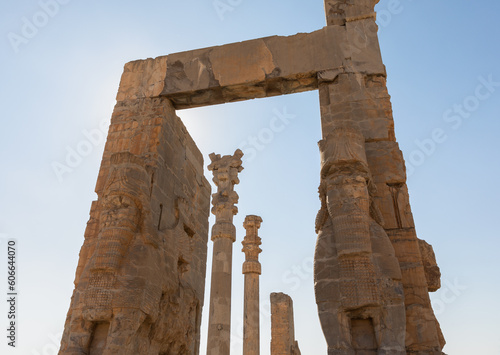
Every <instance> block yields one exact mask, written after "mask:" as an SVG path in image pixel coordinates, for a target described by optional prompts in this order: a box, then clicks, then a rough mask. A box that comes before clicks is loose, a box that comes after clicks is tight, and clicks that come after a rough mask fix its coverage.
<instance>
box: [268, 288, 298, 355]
mask: <svg viewBox="0 0 500 355" xmlns="http://www.w3.org/2000/svg"><path fill="white" fill-rule="evenodd" d="M271 355H300V349H299V343H298V342H297V340H295V324H294V319H293V301H292V298H291V297H290V296H288V295H287V294H284V293H281V292H280V293H271Z"/></svg>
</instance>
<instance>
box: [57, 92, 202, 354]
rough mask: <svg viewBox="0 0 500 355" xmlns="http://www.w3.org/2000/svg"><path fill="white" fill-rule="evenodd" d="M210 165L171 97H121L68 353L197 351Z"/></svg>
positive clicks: (78, 284) (80, 272) (65, 347)
mask: <svg viewBox="0 0 500 355" xmlns="http://www.w3.org/2000/svg"><path fill="white" fill-rule="evenodd" d="M187 150H189V151H190V152H191V153H190V155H188V154H186V152H187ZM174 151H175V152H176V153H175V154H177V157H172V156H171V155H172V154H174V153H173V152H174ZM167 161H168V162H167ZM202 171H203V159H202V156H201V153H199V151H197V149H196V146H195V145H194V142H193V141H192V140H191V138H190V137H189V135H188V134H187V132H186V130H185V127H184V125H183V124H182V122H181V121H180V119H179V118H178V117H177V116H176V115H175V112H174V110H173V107H172V105H171V103H170V102H169V101H168V100H164V99H159V98H157V99H137V100H127V101H122V102H118V103H117V105H116V108H115V111H114V113H113V117H112V120H111V127H110V131H109V134H108V140H107V143H106V149H105V152H104V155H103V160H102V164H101V170H100V173H99V177H98V182H97V185H96V192H97V194H98V200H97V201H95V202H93V203H92V208H91V212H90V220H89V222H88V224H87V229H86V231H85V241H84V245H83V246H82V250H81V252H80V260H79V265H78V268H77V273H76V277H75V291H74V294H73V298H72V302H71V306H70V309H69V312H68V317H67V321H66V326H65V331H64V335H63V338H62V342H61V349H60V354H86V353H89V352H90V353H92V354H117V353H119V354H160V353H176V354H198V352H199V342H200V332H199V329H200V325H201V311H202V307H203V298H204V283H205V268H206V257H207V255H206V248H207V239H208V212H209V199H210V185H209V184H208V182H207V181H206V179H205V178H204V177H203V174H202V173H200V172H202ZM172 325H174V327H172Z"/></svg>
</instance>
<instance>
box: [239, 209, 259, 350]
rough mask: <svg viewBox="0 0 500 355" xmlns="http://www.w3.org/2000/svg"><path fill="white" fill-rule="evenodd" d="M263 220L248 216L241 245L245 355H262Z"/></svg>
mask: <svg viewBox="0 0 500 355" xmlns="http://www.w3.org/2000/svg"><path fill="white" fill-rule="evenodd" d="M261 223H262V218H260V217H259V216H246V218H245V222H243V227H245V229H246V231H247V233H246V236H245V238H244V239H243V241H242V242H241V244H243V249H242V251H243V252H244V253H245V262H244V263H243V274H244V275H245V292H244V297H245V299H244V309H243V319H244V323H243V355H259V354H260V316H259V315H260V308H259V296H260V293H259V276H260V274H261V265H260V263H259V254H260V253H261V252H262V249H260V248H259V245H261V244H262V242H261V239H260V237H259V235H258V231H259V228H260V224H261Z"/></svg>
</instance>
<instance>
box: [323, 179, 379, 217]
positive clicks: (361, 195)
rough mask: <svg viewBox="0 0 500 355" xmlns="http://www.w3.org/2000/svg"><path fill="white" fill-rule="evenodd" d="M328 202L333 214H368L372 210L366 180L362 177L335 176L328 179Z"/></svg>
mask: <svg viewBox="0 0 500 355" xmlns="http://www.w3.org/2000/svg"><path fill="white" fill-rule="evenodd" d="M328 187H329V189H328V193H327V201H328V207H329V209H330V211H331V212H334V211H336V212H339V211H342V212H350V213H353V212H366V213H368V211H369V210H370V196H369V193H368V185H367V182H366V179H365V178H364V177H362V176H353V175H347V176H346V175H337V176H335V175H333V176H331V177H330V178H328Z"/></svg>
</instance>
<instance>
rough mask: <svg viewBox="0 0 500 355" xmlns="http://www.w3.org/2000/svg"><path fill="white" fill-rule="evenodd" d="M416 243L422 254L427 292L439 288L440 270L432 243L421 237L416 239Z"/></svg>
mask: <svg viewBox="0 0 500 355" xmlns="http://www.w3.org/2000/svg"><path fill="white" fill-rule="evenodd" d="M418 245H419V247H420V254H421V255H422V261H423V264H424V270H425V279H426V280H427V286H428V288H429V292H435V291H437V290H439V289H440V288H441V271H440V270H439V266H438V265H437V262H436V255H435V254H434V249H433V248H432V245H430V244H429V243H427V242H426V241H425V240H422V239H419V240H418Z"/></svg>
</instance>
